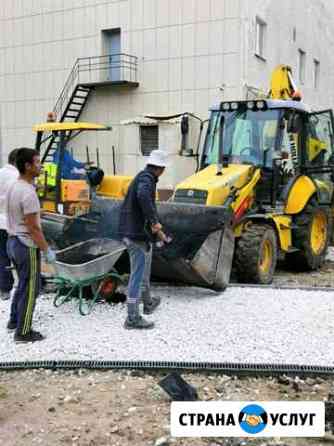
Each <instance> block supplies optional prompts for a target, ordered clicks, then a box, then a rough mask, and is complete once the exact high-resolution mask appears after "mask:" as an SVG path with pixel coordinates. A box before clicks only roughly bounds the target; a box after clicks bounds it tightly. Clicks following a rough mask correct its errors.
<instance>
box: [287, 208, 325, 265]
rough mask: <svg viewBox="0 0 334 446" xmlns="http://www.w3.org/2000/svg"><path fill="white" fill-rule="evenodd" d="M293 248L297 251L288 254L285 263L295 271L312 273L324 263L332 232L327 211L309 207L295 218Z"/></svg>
mask: <svg viewBox="0 0 334 446" xmlns="http://www.w3.org/2000/svg"><path fill="white" fill-rule="evenodd" d="M294 224H295V226H296V229H294V230H293V232H292V243H293V246H294V247H295V248H297V249H299V251H296V252H292V253H288V254H286V256H285V260H286V263H287V264H288V265H289V267H290V268H292V269H294V270H295V271H312V270H316V269H318V268H320V267H321V265H322V264H323V263H324V261H325V258H326V253H327V248H328V245H329V242H330V238H331V232H332V217H331V213H330V210H329V209H326V208H320V207H318V206H317V205H316V204H314V205H309V206H307V208H306V209H305V210H304V211H303V212H301V213H300V214H299V215H297V216H296V217H295V221H294Z"/></svg>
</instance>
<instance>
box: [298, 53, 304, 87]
mask: <svg viewBox="0 0 334 446" xmlns="http://www.w3.org/2000/svg"><path fill="white" fill-rule="evenodd" d="M298 79H299V83H300V84H301V85H305V82H306V51H304V50H302V49H301V48H298Z"/></svg>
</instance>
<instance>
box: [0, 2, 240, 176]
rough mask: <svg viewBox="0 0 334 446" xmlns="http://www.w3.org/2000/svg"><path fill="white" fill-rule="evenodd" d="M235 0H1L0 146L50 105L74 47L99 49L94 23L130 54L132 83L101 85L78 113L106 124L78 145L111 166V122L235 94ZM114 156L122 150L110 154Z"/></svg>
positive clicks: (27, 137) (27, 138)
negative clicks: (116, 34) (105, 130)
mask: <svg viewBox="0 0 334 446" xmlns="http://www.w3.org/2000/svg"><path fill="white" fill-rule="evenodd" d="M239 3H240V0H225V1H222V0H208V1H203V0H168V1H167V0H114V1H112V0H108V1H106V0H71V1H66V0H24V1H22V0H2V1H1V2H0V27H1V32H0V60H1V62H2V63H1V64H0V95H1V100H2V102H3V109H4V113H3V119H2V122H1V125H2V132H3V145H4V149H3V152H7V151H9V150H11V149H12V148H13V147H15V146H19V145H23V144H24V145H31V144H32V142H33V135H32V132H31V127H32V125H33V124H34V123H36V122H39V121H43V120H44V119H45V116H46V113H47V112H48V111H50V110H51V109H52V108H53V105H54V104H55V101H56V99H57V96H58V94H59V93H60V91H61V89H62V86H63V84H64V82H65V79H66V77H67V75H68V73H69V71H70V69H71V67H72V65H73V63H74V61H75V59H76V58H77V57H84V56H94V55H101V54H102V46H103V45H102V30H106V29H112V28H118V27H120V28H121V30H122V51H123V52H126V53H129V54H132V55H135V56H137V57H138V62H139V65H138V80H139V83H140V86H139V88H138V89H136V90H132V91H124V90H122V91H117V90H115V89H110V88H103V89H99V90H97V91H96V92H95V93H94V94H93V95H92V96H91V98H90V100H89V103H88V105H87V107H86V110H85V112H84V114H83V116H82V118H81V119H89V120H93V121H101V122H107V123H110V124H112V125H113V127H114V129H113V131H112V132H111V133H110V134H108V135H106V134H105V135H102V134H98V135H90V136H89V137H88V138H85V140H84V141H82V143H81V145H82V147H84V145H86V144H89V145H91V146H92V147H94V148H95V146H96V145H98V146H99V147H100V150H101V153H102V152H103V153H104V155H103V156H102V160H103V162H104V165H105V170H107V171H110V169H111V151H110V150H109V149H110V147H111V145H112V144H114V145H115V146H116V148H117V149H118V150H117V152H118V153H121V152H122V150H123V148H120V147H119V141H120V135H119V122H120V121H121V120H123V119H128V118H131V117H134V116H137V115H140V114H144V113H159V114H163V113H175V112H180V111H191V112H194V113H197V114H200V115H201V116H203V117H206V116H207V110H208V108H209V105H210V104H211V103H213V102H217V101H219V100H221V99H222V97H223V94H222V91H220V89H219V87H220V86H221V85H223V84H225V97H226V98H232V97H235V95H237V94H239V81H238V77H239V76H238V75H236V73H238V71H239V70H238V67H239V63H240V60H239V38H240V30H239V25H240V19H239V16H240V10H239ZM118 161H119V162H120V163H121V159H119V160H118Z"/></svg>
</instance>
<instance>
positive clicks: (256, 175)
mask: <svg viewBox="0 0 334 446" xmlns="http://www.w3.org/2000/svg"><path fill="white" fill-rule="evenodd" d="M217 169H218V166H217V165H215V164H213V165H210V166H208V167H206V168H205V169H203V170H201V171H200V172H198V173H196V174H194V175H192V176H191V177H189V178H187V179H186V180H185V181H182V182H181V183H179V184H178V185H177V186H176V189H175V193H174V198H175V196H176V192H177V191H178V190H187V191H188V192H189V191H190V193H195V191H201V192H206V193H207V199H206V202H205V204H206V205H207V206H222V205H224V203H225V201H226V200H227V198H228V197H229V196H230V194H231V191H234V192H233V193H234V199H233V202H232V204H231V207H232V209H233V211H234V216H235V222H236V224H235V226H234V234H235V236H236V237H237V238H238V237H240V235H241V233H242V231H243V228H244V225H245V224H249V221H247V220H246V221H245V222H242V223H238V221H239V219H241V218H242V217H243V216H244V214H245V213H246V212H247V210H248V209H249V208H250V207H251V205H252V204H253V202H254V197H255V188H256V185H257V183H258V182H259V180H260V178H261V170H260V169H256V168H254V166H251V165H243V164H230V165H229V166H228V167H226V168H223V170H222V175H217ZM304 184H305V183H304V182H303V181H302V180H301V181H300V182H298V184H297V185H296V188H295V189H294V190H293V192H292V193H291V199H290V201H289V204H290V208H289V209H291V211H292V212H290V213H294V211H297V209H298V206H300V205H301V198H300V195H298V194H300V187H303V185H304ZM307 184H308V183H307ZM310 193H311V189H310ZM298 196H299V200H300V201H298V198H297V197H298ZM289 197H290V195H289ZM303 198H304V195H303ZM203 204H204V203H203ZM304 206H305V203H304ZM267 219H268V220H272V222H273V225H274V227H275V229H276V232H277V237H278V240H279V244H280V248H281V249H282V250H283V251H288V250H289V249H290V248H291V245H292V240H291V239H292V236H291V220H292V219H291V217H290V216H288V215H281V214H277V215H275V214H270V215H268V216H267Z"/></svg>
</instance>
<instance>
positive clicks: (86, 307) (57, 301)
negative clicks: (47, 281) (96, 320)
mask: <svg viewBox="0 0 334 446" xmlns="http://www.w3.org/2000/svg"><path fill="white" fill-rule="evenodd" d="M107 278H112V279H116V280H117V281H118V282H119V283H123V279H122V277H121V276H120V275H119V274H118V273H117V272H115V271H110V272H108V273H105V274H101V275H98V276H92V277H87V278H85V279H69V278H65V277H62V276H56V277H55V278H54V279H53V280H52V283H54V284H55V285H56V286H57V288H58V289H57V293H56V296H55V297H54V299H53V305H54V306H55V307H56V308H58V307H60V306H61V305H63V304H64V303H66V302H70V301H71V300H73V299H79V305H78V307H79V313H80V314H81V315H82V316H87V315H88V314H90V313H91V311H92V310H93V307H94V305H95V303H96V301H97V300H98V298H99V297H100V291H101V288H100V286H98V287H97V289H96V291H95V292H94V294H93V298H92V299H90V300H89V301H88V302H87V299H85V298H84V297H83V289H84V288H85V287H87V286H92V285H93V284H94V283H96V282H101V283H102V281H103V280H105V279H107ZM64 288H68V289H69V291H68V292H67V293H66V294H65V295H62V294H61V290H62V289H64ZM116 289H117V287H116V288H115V289H114V290H113V293H114V292H115V291H116ZM75 291H78V292H79V293H78V294H79V297H77V296H76V295H75V294H74V293H75Z"/></svg>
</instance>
